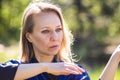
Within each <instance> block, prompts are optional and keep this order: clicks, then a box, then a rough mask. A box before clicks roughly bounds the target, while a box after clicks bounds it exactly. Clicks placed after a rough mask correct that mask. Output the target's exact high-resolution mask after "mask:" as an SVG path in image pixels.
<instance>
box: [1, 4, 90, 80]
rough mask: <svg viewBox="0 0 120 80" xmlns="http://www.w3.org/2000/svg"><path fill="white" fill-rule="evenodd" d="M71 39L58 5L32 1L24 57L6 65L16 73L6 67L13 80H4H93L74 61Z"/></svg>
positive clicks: (27, 14) (26, 22)
mask: <svg viewBox="0 0 120 80" xmlns="http://www.w3.org/2000/svg"><path fill="white" fill-rule="evenodd" d="M71 39H72V36H71V34H70V32H69V30H68V29H67V27H66V26H65V23H64V20H63V16H62V13H61V10H60V9H59V8H58V7H57V6H55V5H53V4H50V3H45V2H32V3H31V4H30V5H28V7H27V8H26V10H25V12H24V15H23V22H22V32H21V46H22V56H21V60H20V62H18V61H9V62H7V63H6V64H4V65H5V67H6V65H8V66H10V67H11V66H12V67H11V69H10V68H9V69H8V70H9V71H10V70H11V71H12V73H13V74H11V75H10V74H7V73H8V72H7V70H6V69H5V68H4V71H2V72H3V73H4V75H6V74H7V75H9V79H7V78H6V77H5V76H4V77H2V80H3V79H4V80H13V79H14V80H24V79H27V80H90V79H89V76H88V74H87V72H85V70H84V69H83V68H82V67H81V66H78V65H76V64H74V63H73V59H72V56H71V49H70V46H71V43H72V40H71ZM8 63H9V64H8ZM13 64H14V65H13ZM2 65H3V64H2ZM2 68H3V67H2ZM1 70H3V69H1ZM5 71H6V73H5ZM3 73H0V75H1V74H2V75H3ZM10 76H12V77H10ZM0 80H1V79H0Z"/></svg>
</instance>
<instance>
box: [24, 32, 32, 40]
mask: <svg viewBox="0 0 120 80" xmlns="http://www.w3.org/2000/svg"><path fill="white" fill-rule="evenodd" d="M25 36H26V38H27V40H28V41H29V42H32V36H31V33H29V32H27V33H26V35H25Z"/></svg>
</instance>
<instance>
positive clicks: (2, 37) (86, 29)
mask: <svg viewBox="0 0 120 80" xmlns="http://www.w3.org/2000/svg"><path fill="white" fill-rule="evenodd" d="M31 1H32V0H0V63H3V62H6V61H8V60H10V59H17V58H18V55H19V37H20V28H21V19H22V14H23V11H24V9H25V7H26V6H27V5H28V4H29V2H31ZM42 1H43V0H42ZM45 1H50V2H53V3H55V4H57V5H59V6H60V7H61V8H62V12H63V15H64V19H65V21H66V23H67V25H68V27H69V29H70V30H71V31H72V34H73V35H74V38H75V41H74V45H73V46H72V51H73V53H74V54H75V55H77V56H76V57H75V59H77V60H79V61H78V62H77V63H78V64H81V65H82V66H84V67H85V69H86V70H87V71H88V73H89V75H90V78H91V80H97V79H98V77H99V75H100V74H101V72H102V70H103V68H104V67H105V64H106V63H107V61H108V60H109V58H110V56H111V54H112V52H113V51H114V49H115V48H116V47H117V45H119V44H120V0H45ZM119 76H120V69H118V71H117V74H116V77H115V80H120V77H119Z"/></svg>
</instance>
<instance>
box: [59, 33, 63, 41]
mask: <svg viewBox="0 0 120 80" xmlns="http://www.w3.org/2000/svg"><path fill="white" fill-rule="evenodd" d="M58 38H59V40H60V41H61V42H62V40H63V32H61V33H60V34H59V36H58Z"/></svg>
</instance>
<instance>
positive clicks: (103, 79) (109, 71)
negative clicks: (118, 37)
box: [99, 45, 120, 80]
mask: <svg viewBox="0 0 120 80" xmlns="http://www.w3.org/2000/svg"><path fill="white" fill-rule="evenodd" d="M119 62H120V45H119V46H118V47H117V48H116V49H115V51H114V52H113V54H112V56H111V57H110V59H109V61H108V63H107V65H106V67H105V69H104V70H103V72H102V74H101V75H100V78H99V79H100V80H114V77H115V73H116V71H117V68H118V65H119Z"/></svg>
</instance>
